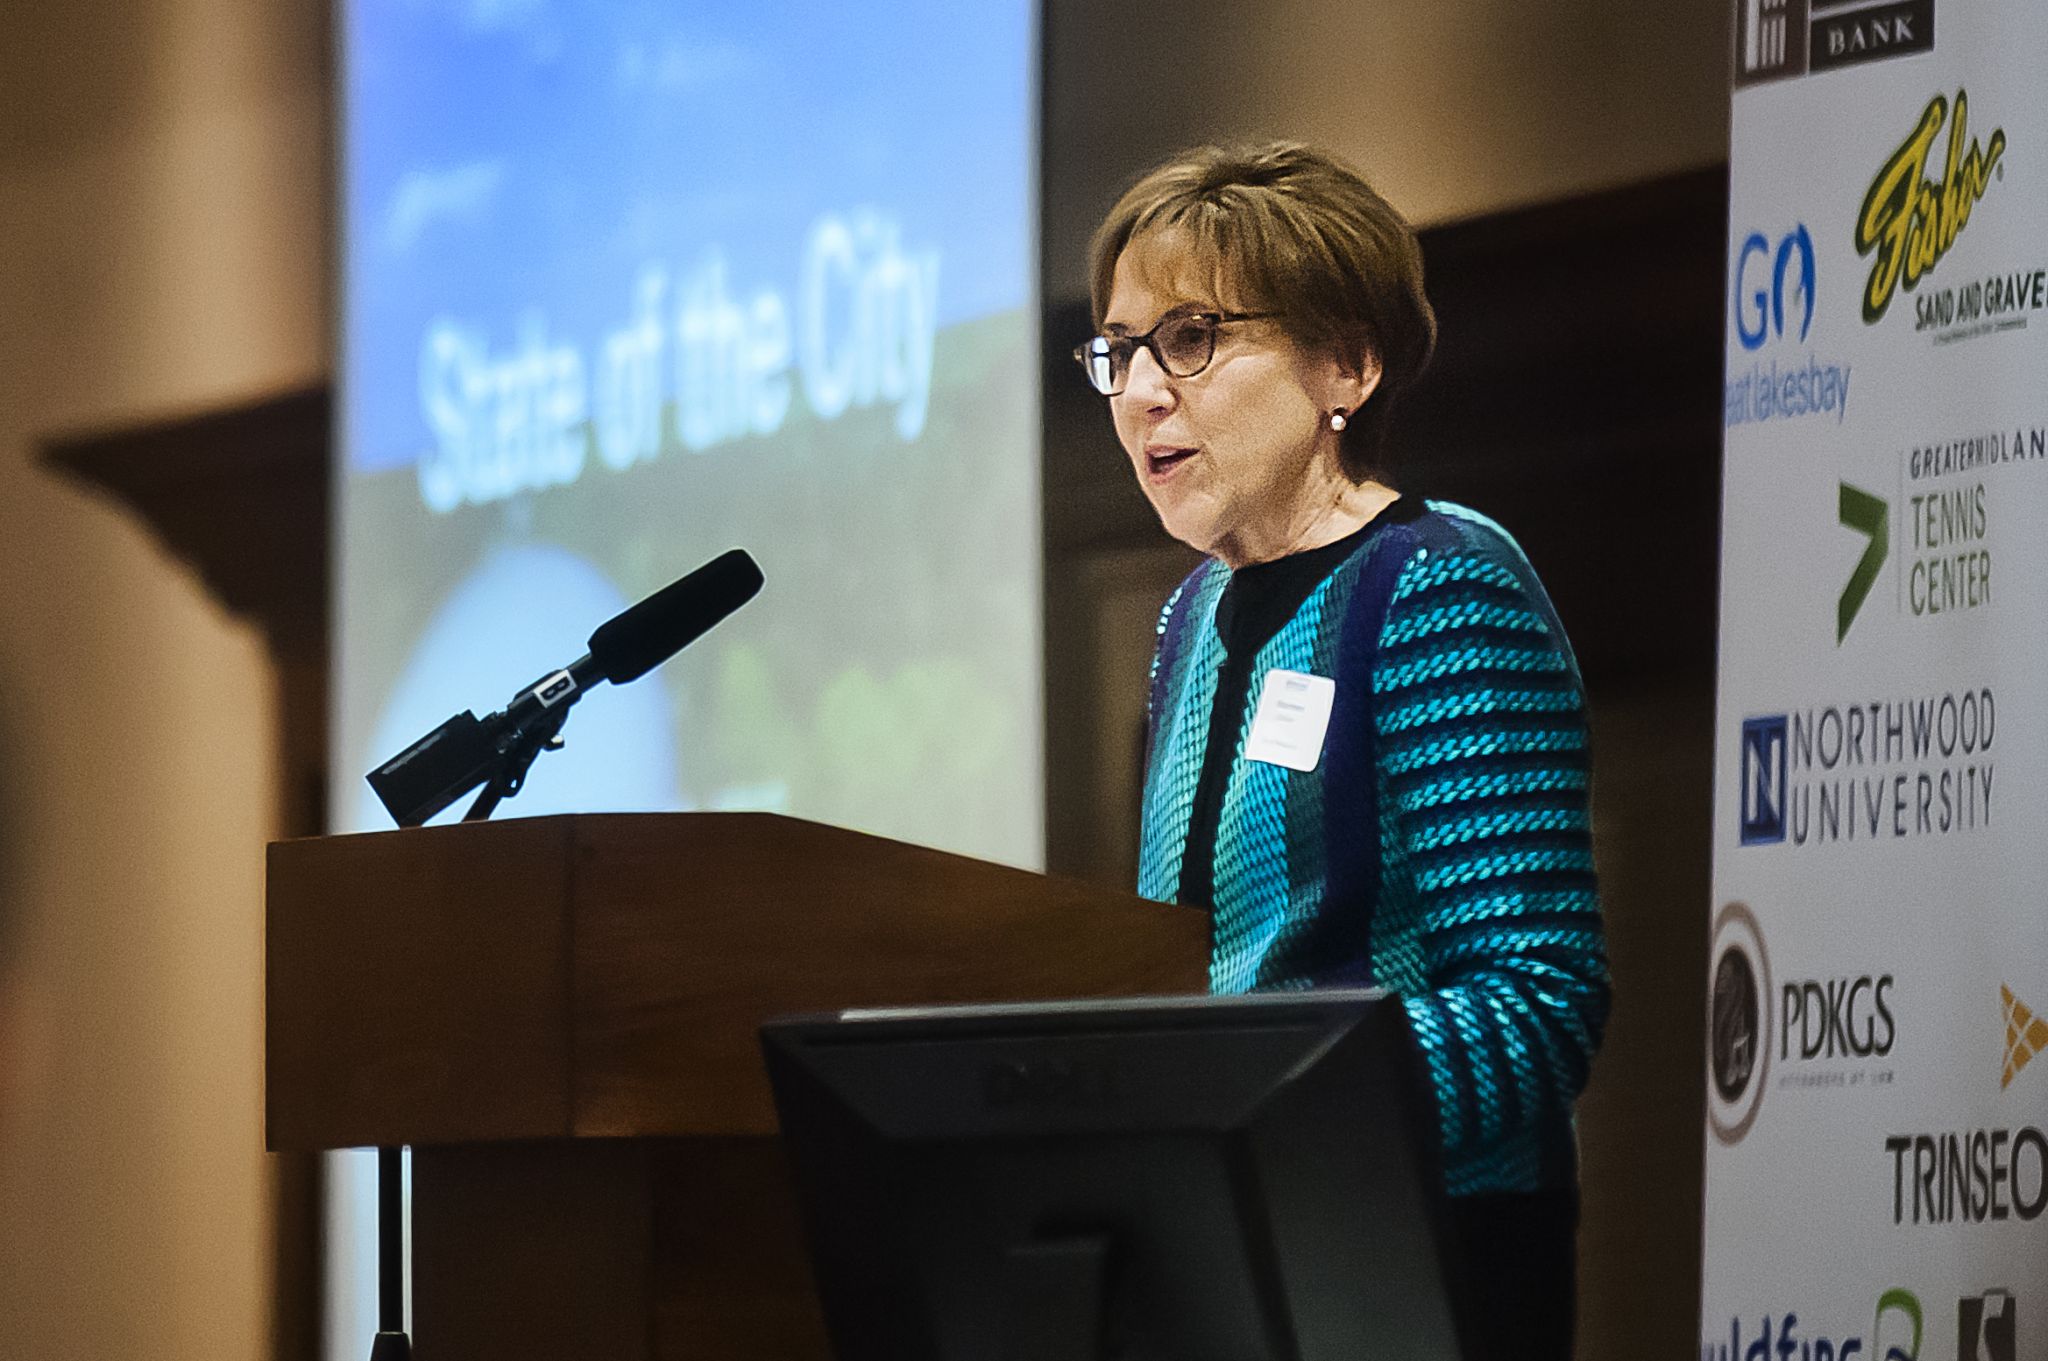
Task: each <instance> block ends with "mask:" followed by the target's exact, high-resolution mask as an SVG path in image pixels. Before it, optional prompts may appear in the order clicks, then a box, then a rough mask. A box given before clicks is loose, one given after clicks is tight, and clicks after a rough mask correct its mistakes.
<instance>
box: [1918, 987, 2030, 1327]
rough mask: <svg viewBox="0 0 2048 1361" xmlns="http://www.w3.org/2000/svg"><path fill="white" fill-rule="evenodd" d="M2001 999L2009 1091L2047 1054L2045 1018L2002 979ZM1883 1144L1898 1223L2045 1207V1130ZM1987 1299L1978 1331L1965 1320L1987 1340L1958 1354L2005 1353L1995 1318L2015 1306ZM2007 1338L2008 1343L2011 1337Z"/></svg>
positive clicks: (2006, 1316) (1979, 1218)
mask: <svg viewBox="0 0 2048 1361" xmlns="http://www.w3.org/2000/svg"><path fill="white" fill-rule="evenodd" d="M1998 1000H1999V1006H2000V1010H2001V1013H2002V1015H2003V1018H2004V1041H2005V1043H2004V1046H2003V1051H2002V1059H2001V1063H2000V1073H1999V1080H1998V1086H1999V1090H2000V1091H2004V1090H2005V1089H2006V1088H2008V1087H2010V1086H2012V1084H2013V1082H2014V1080H2015V1079H2017V1078H2018V1076H2019V1075H2020V1072H2021V1070H2023V1069H2024V1068H2026V1067H2027V1065H2028V1064H2029V1063H2031V1062H2032V1061H2033V1060H2034V1059H2035V1058H2036V1057H2037V1056H2039V1055H2041V1054H2042V1053H2044V1052H2048V1020H2043V1019H2042V1018H2041V1017H2039V1016H2037V1015H2035V1014H2034V1011H2033V1009H2032V1008H2030V1007H2029V1006H2027V1004H2026V1003H2025V1002H2023V1001H2021V1000H2020V999H2019V997H2018V996H2016V995H2015V994H2014V992H2013V990H2012V988H2011V987H2009V986H2007V985H2005V984H2000V985H1999V989H1998ZM1884 1148H1885V1153H1886V1155H1887V1156H1888V1159H1889V1161H1890V1163H1891V1173H1892V1176H1891V1192H1892V1223H1893V1224H1898V1225H1904V1224H1908V1223H1911V1224H1957V1223H1963V1224H1982V1223H1985V1222H1987V1221H1990V1222H1997V1221H2004V1220H2014V1219H2016V1220H2019V1221H2021V1222H2022V1223H2029V1222H2032V1221H2034V1220H2036V1219H2039V1218H2040V1217H2041V1214H2042V1212H2043V1211H2044V1210H2048V1134H2044V1133H2043V1132H2042V1131H2041V1130H2040V1129H2038V1128H2035V1127H2033V1126H2027V1125H2023V1126H2020V1127H2018V1128H1995V1129H1961V1130H1944V1131H1939V1132H1933V1133H1925V1134H1893V1135H1890V1136H1888V1137H1887V1138H1886V1139H1885V1141H1884ZM1993 1294H1994V1295H1997V1294H2002V1292H1993ZM1990 1299H1991V1296H1985V1297H1983V1300H1980V1304H1984V1308H1985V1309H1986V1310H1987V1311H1989V1312H1988V1313H1987V1314H1986V1315H1985V1316H1984V1317H1983V1319H1982V1320H1981V1322H1980V1324H1979V1325H1977V1326H1975V1327H1974V1330H1973V1325H1971V1323H1970V1322H1969V1319H1968V1318H1967V1317H1966V1318H1965V1320H1964V1323H1963V1335H1964V1337H1965V1339H1966V1340H1967V1339H1968V1338H1970V1337H1972V1336H1973V1335H1974V1336H1975V1337H1977V1338H1978V1340H1979V1342H1980V1343H1981V1344H1982V1345H1981V1346H1979V1347H1978V1349H1977V1350H1974V1351H1973V1350H1969V1348H1968V1347H1967V1346H1966V1347H1965V1348H1964V1349H1963V1350H1961V1351H1960V1352H1959V1355H1962V1356H1965V1357H1973V1356H1979V1355H1984V1356H1998V1355H2000V1354H2001V1353H1999V1352H1997V1351H1995V1350H1992V1347H1993V1345H1994V1341H1993V1339H1992V1332H1993V1331H1994V1325H1993V1322H1992V1320H1993V1319H1997V1320H2002V1321H2001V1322H1998V1323H1997V1324H1996V1327H1997V1328H2004V1329H2009V1328H2010V1327H2011V1312H2010V1308H2011V1306H2010V1301H2009V1300H2008V1301H2007V1302H2006V1304H2005V1305H2003V1306H2001V1309H2000V1310H1997V1311H1991V1310H1990V1305H1989V1304H1988V1303H1984V1301H1989V1300H1990ZM1966 1303H1967V1301H1966ZM2002 1340H2003V1344H2004V1345H2007V1346H2009V1345H2010V1336H2009V1334H2006V1335H2004V1336H2003V1339H2002ZM2005 1354H2007V1355H2009V1354H2010V1353H2005Z"/></svg>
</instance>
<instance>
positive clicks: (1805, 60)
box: [1735, 0, 1934, 89]
mask: <svg viewBox="0 0 2048 1361" xmlns="http://www.w3.org/2000/svg"><path fill="white" fill-rule="evenodd" d="M1933 50H1934V0H1890V2H1889V3H1878V4H1872V3H1869V0H1735V84H1736V87H1737V88H1738V89H1739V88H1740V87H1742V86H1744V85H1753V84H1755V83H1757V82H1758V81H1763V80H1783V79H1785V78H1787V77H1790V76H1803V75H1806V74H1808V73H1809V72H1816V73H1817V72H1821V71H1831V70H1834V69H1835V68H1837V67H1842V66H1855V65H1860V64H1861V63H1863V62H1869V61H1883V60H1885V59H1886V58H1889V57H1909V56H1912V55H1914V54H1915V53H1920V52H1931V51H1933Z"/></svg>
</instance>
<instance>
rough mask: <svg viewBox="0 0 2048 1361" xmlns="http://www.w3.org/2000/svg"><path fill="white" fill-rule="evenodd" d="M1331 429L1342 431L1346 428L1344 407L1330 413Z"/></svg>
mask: <svg viewBox="0 0 2048 1361" xmlns="http://www.w3.org/2000/svg"><path fill="white" fill-rule="evenodd" d="M1330 428H1331V429H1332V430H1342V429H1343V428H1344V408H1343V407H1341V406H1340V407H1338V408H1337V409H1336V410H1335V411H1332V412H1331V413H1330Z"/></svg>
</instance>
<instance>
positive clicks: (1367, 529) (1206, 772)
mask: <svg viewBox="0 0 2048 1361" xmlns="http://www.w3.org/2000/svg"><path fill="white" fill-rule="evenodd" d="M1426 509H1427V507H1426V506H1424V505H1423V503H1422V502H1420V501H1417V500H1414V499H1411V498H1409V497H1406V496H1403V497H1400V498H1398V499H1396V500H1394V501H1393V502H1391V503H1389V504H1388V505H1387V506H1386V507H1385V508H1384V509H1383V510H1381V511H1380V513H1379V514H1377V515H1375V516H1373V517H1372V519H1370V520H1368V521H1367V522H1366V523H1365V524H1364V525H1363V526H1361V527H1360V528H1358V529H1356V530H1354V531H1352V532H1351V533H1349V534H1346V535H1345V536H1344V537H1343V538H1341V539H1338V540H1337V541H1336V542H1335V543H1326V544H1324V545H1323V546H1322V547H1321V548H1310V549H1306V550H1304V551H1303V552H1300V553H1290V554H1288V555H1287V556H1286V557H1284V558H1275V559H1273V561H1271V562H1255V563H1252V564H1251V565H1249V566H1246V567H1240V568H1238V569H1237V570H1236V571H1234V572H1232V573H1231V574H1230V581H1229V584H1227V585H1226V586H1224V588H1223V598H1222V599H1221V600H1218V601H1217V602H1216V634H1217V637H1218V638H1219V639H1220V640H1221V641H1222V644H1223V667H1222V669H1221V670H1220V671H1219V672H1218V673H1217V675H1216V699H1215V702H1214V703H1213V704H1212V705H1211V706H1210V708H1209V736H1208V739H1207V742H1206V745H1204V746H1203V748H1202V773H1201V775H1200V776H1199V777H1198V778H1197V779H1196V781H1195V805H1194V809H1193V811H1192V812H1190V814H1189V815H1188V839H1187V845H1186V847H1185V848H1184V849H1183V850H1182V852H1181V860H1180V887H1179V888H1178V889H1176V890H1175V892H1174V895H1173V897H1174V901H1175V902H1179V903H1186V904H1188V905H1189V906H1192V907H1213V906H1214V902H1213V899H1214V896H1215V890H1216V827H1217V823H1218V820H1219V819H1220V818H1221V816H1222V813H1223V789H1224V786H1225V785H1227V784H1228V783H1229V782H1230V767H1231V763H1232V762H1233V761H1235V760H1236V759H1237V750H1238V744H1239V741H1240V739H1241V738H1242V736H1243V733H1242V732H1241V731H1240V730H1241V729H1242V727H1243V724H1244V713H1245V702H1246V700H1247V699H1248V698H1249V692H1250V689H1251V683H1252V662H1253V661H1254V660H1255V659H1256V658H1257V657H1258V655H1259V649H1260V648H1262V647H1264V646H1265V645H1266V644H1267V643H1269V642H1271V641H1272V639H1273V635H1274V634H1276V633H1278V632H1279V631H1280V628H1281V626H1282V625H1283V624H1285V623H1286V622H1287V621H1288V620H1290V619H1292V618H1293V617H1294V614H1295V611H1297V610H1299V609H1300V608H1301V605H1302V602H1303V601H1305V600H1307V599H1308V598H1309V596H1310V594H1312V593H1313V592H1314V591H1315V588H1316V587H1317V586H1318V585H1320V584H1321V583H1322V581H1323V579H1324V578H1326V577H1328V576H1329V575H1330V573H1332V572H1334V571H1336V570H1337V567H1338V565H1339V564H1341V563H1342V562H1343V561H1344V560H1345V559H1346V558H1348V557H1350V556H1351V554H1352V553H1353V552H1354V551H1356V550H1357V548H1358V546H1359V545H1360V544H1362V543H1364V542H1365V540H1366V539H1367V538H1368V537H1370V536H1371V534H1372V532H1373V531H1374V530H1375V529H1377V528H1379V526H1380V524H1381V522H1382V521H1399V520H1412V519H1414V518H1415V517H1416V516H1417V515H1420V514H1421V513H1422V512H1423V511H1424V510H1426Z"/></svg>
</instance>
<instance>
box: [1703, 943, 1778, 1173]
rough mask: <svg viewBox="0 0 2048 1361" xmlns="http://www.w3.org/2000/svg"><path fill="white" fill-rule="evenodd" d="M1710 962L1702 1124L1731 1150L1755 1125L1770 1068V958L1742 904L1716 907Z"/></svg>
mask: <svg viewBox="0 0 2048 1361" xmlns="http://www.w3.org/2000/svg"><path fill="white" fill-rule="evenodd" d="M1710 958H1711V959H1712V961H1713V963H1712V965H1711V969H1712V973H1711V975H1710V979H1709V982H1708V987H1707V1002H1708V1007H1709V1015H1708V1019H1707V1045H1708V1051H1707V1076H1708V1084H1707V1086H1708V1090H1707V1124H1708V1125H1709V1126H1710V1127H1711V1128H1712V1129H1713V1131H1714V1137H1715V1138H1716V1139H1719V1140H1720V1141H1721V1142H1722V1143H1724V1144H1729V1145H1731V1146H1732V1145H1734V1144H1739V1143H1741V1142H1742V1140H1743V1136H1745V1135H1747V1134H1748V1133H1749V1130H1750V1126H1752V1125H1754V1124H1755V1123H1756V1115H1757V1111H1758V1110H1759V1109H1760V1108H1761V1107H1762V1106H1763V1101H1764V1082H1765V1079H1766V1078H1767V1077H1768V1076H1769V1075H1770V1069H1771V1045H1770V1032H1771V957H1770V955H1769V954H1768V953H1767V952H1766V951H1765V949H1764V933H1763V928H1762V927H1761V926H1759V925H1758V924H1757V920H1756V915H1755V914H1754V913H1752V912H1751V911H1750V910H1749V908H1748V907H1747V906H1745V905H1744V904H1742V903H1729V904H1728V905H1727V906H1726V907H1724V908H1722V909H1721V912H1720V915H1719V916H1718V917H1716V918H1715V920H1714V947H1713V953H1712V955H1711V956H1710Z"/></svg>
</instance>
